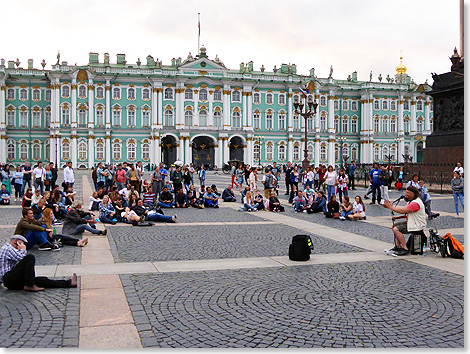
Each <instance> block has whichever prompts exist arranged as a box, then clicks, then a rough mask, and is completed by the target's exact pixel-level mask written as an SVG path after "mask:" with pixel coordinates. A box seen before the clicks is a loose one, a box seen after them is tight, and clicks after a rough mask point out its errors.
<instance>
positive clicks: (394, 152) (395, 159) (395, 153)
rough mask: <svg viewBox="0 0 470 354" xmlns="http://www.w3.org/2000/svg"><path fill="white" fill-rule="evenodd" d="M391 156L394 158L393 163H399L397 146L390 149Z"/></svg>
mask: <svg viewBox="0 0 470 354" xmlns="http://www.w3.org/2000/svg"><path fill="white" fill-rule="evenodd" d="M390 155H391V156H392V161H397V148H396V146H395V145H392V147H390Z"/></svg>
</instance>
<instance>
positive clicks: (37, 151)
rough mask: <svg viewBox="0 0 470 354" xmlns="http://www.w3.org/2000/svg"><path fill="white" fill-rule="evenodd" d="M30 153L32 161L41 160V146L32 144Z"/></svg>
mask: <svg viewBox="0 0 470 354" xmlns="http://www.w3.org/2000/svg"><path fill="white" fill-rule="evenodd" d="M31 152H32V153H33V160H34V161H39V160H40V159H41V145H39V144H33V146H32V148H31Z"/></svg>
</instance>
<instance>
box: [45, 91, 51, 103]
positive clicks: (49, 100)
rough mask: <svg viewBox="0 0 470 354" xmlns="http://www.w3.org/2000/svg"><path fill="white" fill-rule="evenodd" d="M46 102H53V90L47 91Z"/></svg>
mask: <svg viewBox="0 0 470 354" xmlns="http://www.w3.org/2000/svg"><path fill="white" fill-rule="evenodd" d="M46 101H47V102H51V90H46Z"/></svg>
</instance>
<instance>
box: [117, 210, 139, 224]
mask: <svg viewBox="0 0 470 354" xmlns="http://www.w3.org/2000/svg"><path fill="white" fill-rule="evenodd" d="M121 220H123V221H124V222H127V223H128V224H132V225H135V226H137V225H138V224H139V223H140V220H141V218H140V216H139V215H137V213H136V212H135V211H134V210H131V209H130V208H129V207H125V208H124V210H123V211H122V212H121Z"/></svg>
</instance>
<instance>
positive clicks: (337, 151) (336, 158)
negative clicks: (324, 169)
mask: <svg viewBox="0 0 470 354" xmlns="http://www.w3.org/2000/svg"><path fill="white" fill-rule="evenodd" d="M335 161H339V149H338V144H336V145H335Z"/></svg>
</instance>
